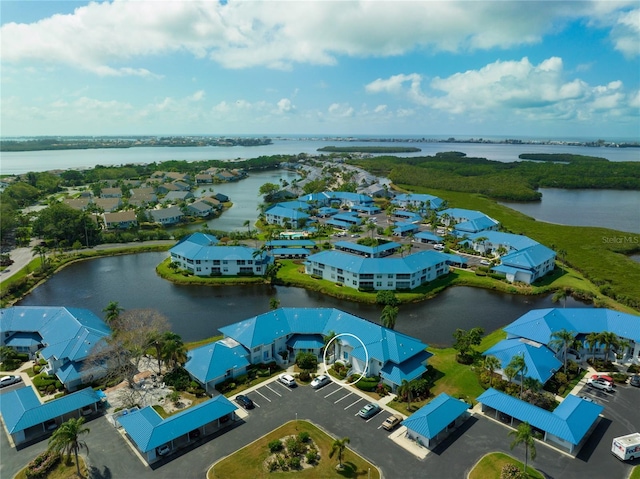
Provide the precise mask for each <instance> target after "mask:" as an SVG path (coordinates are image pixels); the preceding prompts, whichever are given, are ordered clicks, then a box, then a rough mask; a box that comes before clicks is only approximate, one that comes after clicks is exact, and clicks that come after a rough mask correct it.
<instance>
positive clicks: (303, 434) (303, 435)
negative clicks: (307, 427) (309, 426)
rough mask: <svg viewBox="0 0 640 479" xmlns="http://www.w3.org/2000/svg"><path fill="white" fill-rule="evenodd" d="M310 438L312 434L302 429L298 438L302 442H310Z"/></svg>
mask: <svg viewBox="0 0 640 479" xmlns="http://www.w3.org/2000/svg"><path fill="white" fill-rule="evenodd" d="M309 439H311V436H309V433H308V432H307V431H302V432H301V433H298V440H299V441H300V442H305V443H306V442H309Z"/></svg>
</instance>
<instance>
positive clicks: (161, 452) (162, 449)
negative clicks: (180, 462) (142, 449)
mask: <svg viewBox="0 0 640 479" xmlns="http://www.w3.org/2000/svg"><path fill="white" fill-rule="evenodd" d="M157 451H158V456H166V455H167V454H169V453H170V452H171V447H169V445H168V444H164V445H162V446H160V447H159V448H158V449H157Z"/></svg>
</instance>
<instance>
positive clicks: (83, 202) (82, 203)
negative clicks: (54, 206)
mask: <svg viewBox="0 0 640 479" xmlns="http://www.w3.org/2000/svg"><path fill="white" fill-rule="evenodd" d="M62 202H63V203H64V204H65V205H67V206H69V207H71V208H73V209H74V210H79V211H85V210H86V209H87V207H88V206H89V204H90V203H91V198H66V199H64V200H62Z"/></svg>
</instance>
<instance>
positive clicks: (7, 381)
mask: <svg viewBox="0 0 640 479" xmlns="http://www.w3.org/2000/svg"><path fill="white" fill-rule="evenodd" d="M20 382H22V378H21V377H20V376H14V375H11V376H3V377H2V378H0V388H4V387H7V386H11V385H12V384H18V383H20Z"/></svg>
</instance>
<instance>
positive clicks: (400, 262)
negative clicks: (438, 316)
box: [308, 250, 447, 274]
mask: <svg viewBox="0 0 640 479" xmlns="http://www.w3.org/2000/svg"><path fill="white" fill-rule="evenodd" d="M308 261H312V262H318V263H322V264H325V265H327V266H333V267H336V268H341V269H343V270H345V271H349V272H351V273H357V274H363V273H369V274H398V273H404V274H412V273H418V272H420V271H422V270H423V269H426V268H429V267H434V266H437V265H441V264H444V263H446V261H447V255H444V254H442V253H438V252H437V251H431V250H429V251H421V252H419V253H415V254H411V255H408V256H405V257H404V258H364V257H362V256H356V255H352V254H348V253H343V252H340V251H321V252H320V253H316V254H314V255H311V256H309V257H308Z"/></svg>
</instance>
